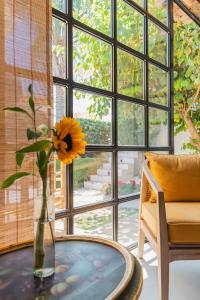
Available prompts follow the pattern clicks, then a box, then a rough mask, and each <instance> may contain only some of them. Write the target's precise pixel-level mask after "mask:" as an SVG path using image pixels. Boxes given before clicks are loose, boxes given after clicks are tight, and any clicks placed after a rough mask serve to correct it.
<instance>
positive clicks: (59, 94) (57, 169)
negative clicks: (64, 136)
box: [53, 85, 66, 211]
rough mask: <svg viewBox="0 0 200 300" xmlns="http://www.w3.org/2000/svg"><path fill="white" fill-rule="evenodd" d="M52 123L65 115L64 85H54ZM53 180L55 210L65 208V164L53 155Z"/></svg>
mask: <svg viewBox="0 0 200 300" xmlns="http://www.w3.org/2000/svg"><path fill="white" fill-rule="evenodd" d="M53 96H54V101H53V102H54V124H55V123H56V122H58V121H59V120H60V119H61V118H62V117H63V116H64V115H65V101H66V89H65V87H62V86H59V85H54V86H53ZM54 174H55V177H54V182H55V210H56V211H57V210H60V209H64V208H66V198H65V180H66V177H65V166H64V164H63V163H61V162H60V161H59V160H58V159H57V156H56V155H55V160H54Z"/></svg>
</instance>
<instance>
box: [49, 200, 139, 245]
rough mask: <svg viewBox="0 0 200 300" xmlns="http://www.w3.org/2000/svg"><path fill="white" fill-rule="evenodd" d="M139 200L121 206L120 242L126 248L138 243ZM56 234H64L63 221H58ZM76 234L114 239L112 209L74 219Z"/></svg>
mask: <svg viewBox="0 0 200 300" xmlns="http://www.w3.org/2000/svg"><path fill="white" fill-rule="evenodd" d="M138 207H139V200H133V201H130V202H125V203H123V204H121V205H120V206H119V214H118V215H119V224H118V229H119V233H118V240H119V242H120V243H122V244H123V245H124V246H129V245H130V244H134V243H136V242H137V231H138ZM55 227H56V233H57V234H58V235H61V234H62V233H63V234H64V222H63V220H57V221H56V226H55ZM74 233H75V234H80V235H93V236H95V235H96V236H97V235H98V236H101V237H105V238H109V239H112V209H111V208H102V209H97V210H94V211H92V212H91V211H90V212H87V213H84V214H80V215H78V216H75V217H74Z"/></svg>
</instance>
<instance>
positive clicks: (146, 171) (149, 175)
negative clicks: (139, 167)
mask: <svg viewBox="0 0 200 300" xmlns="http://www.w3.org/2000/svg"><path fill="white" fill-rule="evenodd" d="M143 172H144V174H145V176H146V179H147V180H148V183H149V184H150V186H151V188H152V189H153V190H154V192H155V193H156V195H157V196H159V195H161V194H163V196H164V192H163V190H162V189H161V187H160V186H159V184H158V182H157V180H156V179H155V177H154V176H153V174H152V172H151V170H150V169H149V167H148V165H147V162H146V161H144V165H143ZM163 198H164V197H163Z"/></svg>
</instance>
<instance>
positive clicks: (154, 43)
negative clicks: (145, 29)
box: [149, 21, 167, 65]
mask: <svg viewBox="0 0 200 300" xmlns="http://www.w3.org/2000/svg"><path fill="white" fill-rule="evenodd" d="M149 56H150V57H151V58H153V59H155V60H157V61H158V62H160V63H162V64H164V65H167V32H166V31H164V30H162V29H161V28H160V27H158V26H157V25H155V24H154V23H153V22H151V21H149Z"/></svg>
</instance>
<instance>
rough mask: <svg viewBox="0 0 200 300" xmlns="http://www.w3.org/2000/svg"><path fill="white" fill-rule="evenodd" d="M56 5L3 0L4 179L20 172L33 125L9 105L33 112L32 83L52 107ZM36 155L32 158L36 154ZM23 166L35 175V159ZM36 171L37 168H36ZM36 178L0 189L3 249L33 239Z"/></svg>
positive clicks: (0, 116)
mask: <svg viewBox="0 0 200 300" xmlns="http://www.w3.org/2000/svg"><path fill="white" fill-rule="evenodd" d="M50 37H51V1H49V0H42V1H41V0H6V1H3V0H2V1H0V181H2V180H3V179H4V178H5V177H7V176H8V175H11V174H12V173H13V172H16V170H17V167H16V163H15V151H16V149H19V147H21V146H24V145H26V144H27V140H26V128H27V127H28V126H29V127H30V121H29V120H27V118H26V117H24V116H22V115H21V116H19V114H18V115H17V114H15V113H8V112H5V111H3V110H2V109H3V108H4V107H6V106H22V107H24V108H26V109H28V105H27V99H28V92H27V88H28V85H29V84H30V83H32V84H33V90H34V98H35V102H36V104H37V105H44V106H45V105H51V104H52V103H51V99H52V97H51V96H52V92H51V91H52V81H51V80H52V79H51V65H50V62H51V55H50V52H51V48H50V45H51V41H50ZM50 120H51V118H50V112H49V110H47V109H44V110H43V111H42V112H40V115H39V117H38V123H39V122H41V121H42V123H46V124H48V125H50ZM31 155H32V154H31ZM31 155H30V156H29V157H27V158H26V160H25V161H24V163H23V168H22V169H23V170H24V171H33V169H34V163H33V159H32V158H33V155H32V157H31ZM34 172H35V170H34ZM38 186H39V185H38V180H37V177H36V176H34V178H33V177H31V176H30V177H27V178H25V179H23V180H21V181H18V182H17V183H16V184H15V185H13V186H12V187H11V188H9V189H7V190H3V191H2V190H1V191H0V249H3V248H7V247H10V246H12V245H18V244H20V243H24V242H27V241H29V240H31V239H32V238H33V202H34V197H36V195H37V193H38Z"/></svg>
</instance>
